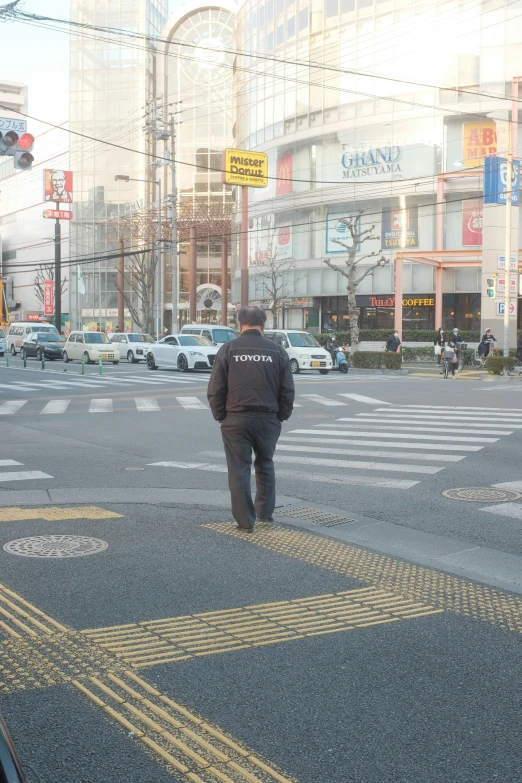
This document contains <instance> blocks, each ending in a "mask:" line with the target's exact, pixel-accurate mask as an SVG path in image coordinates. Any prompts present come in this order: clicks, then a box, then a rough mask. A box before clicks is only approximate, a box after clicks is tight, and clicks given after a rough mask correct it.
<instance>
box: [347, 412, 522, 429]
mask: <svg viewBox="0 0 522 783" xmlns="http://www.w3.org/2000/svg"><path fill="white" fill-rule="evenodd" d="M403 417H404V418H403ZM339 421H364V422H369V421H374V422H376V423H377V424H385V423H386V422H390V423H391V424H408V422H410V421H412V422H413V424H423V423H424V422H426V424H427V425H429V426H430V427H434V426H436V425H437V424H441V425H442V426H444V425H446V426H452V425H451V422H449V421H444V419H442V418H441V417H440V416H409V415H406V414H402V416H401V414H398V413H390V414H388V415H386V414H382V413H379V414H375V413H358V414H357V417H356V418H354V419H339ZM456 421H457V426H458V427H468V428H469V427H477V426H478V425H479V424H480V427H481V429H480V430H473V431H474V432H482V431H487V430H490V429H491V428H492V427H493V428H494V427H497V429H499V430H509V429H512V430H521V429H522V424H513V423H511V424H503V423H498V424H497V422H496V421H495V422H493V421H489V422H487V423H486V422H484V421H482V420H481V419H466V420H462V419H460V420H456ZM501 421H502V422H504V421H509V419H502V420H501ZM408 429H409V428H408ZM457 432H458V430H457ZM486 434H487V433H486Z"/></svg>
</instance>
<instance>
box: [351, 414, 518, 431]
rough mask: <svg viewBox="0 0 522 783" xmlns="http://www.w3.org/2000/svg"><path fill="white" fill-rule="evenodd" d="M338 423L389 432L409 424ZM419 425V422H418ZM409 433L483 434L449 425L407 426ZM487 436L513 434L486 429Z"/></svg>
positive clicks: (377, 420)
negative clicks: (376, 428)
mask: <svg viewBox="0 0 522 783" xmlns="http://www.w3.org/2000/svg"><path fill="white" fill-rule="evenodd" d="M340 421H351V422H354V423H353V424H351V425H350V426H348V425H346V426H347V427H348V428H349V429H352V428H354V427H381V428H387V429H389V430H403V429H404V427H405V426H407V425H409V422H408V421H407V420H406V421H402V422H399V421H398V422H393V423H392V422H390V423H388V422H386V421H381V420H379V419H376V420H375V421H368V419H365V420H364V421H363V420H361V419H355V418H353V419H348V418H347V419H340ZM419 423H420V422H419ZM408 431H409V432H456V433H469V434H470V435H480V434H481V433H483V432H484V429H480V430H473V429H470V428H469V427H468V428H463V427H462V426H459V427H452V426H451V425H448V427H410V426H408ZM486 434H487V435H512V434H513V432H512V431H511V430H500V429H498V430H490V429H488V430H487V431H486Z"/></svg>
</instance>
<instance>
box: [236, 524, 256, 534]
mask: <svg viewBox="0 0 522 783" xmlns="http://www.w3.org/2000/svg"><path fill="white" fill-rule="evenodd" d="M237 529H238V530H242V531H243V532H244V533H253V532H254V526H253V525H252V527H243V525H237Z"/></svg>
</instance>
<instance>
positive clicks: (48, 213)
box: [43, 209, 73, 220]
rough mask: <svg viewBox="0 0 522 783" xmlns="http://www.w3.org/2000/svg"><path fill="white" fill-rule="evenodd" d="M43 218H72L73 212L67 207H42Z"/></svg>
mask: <svg viewBox="0 0 522 783" xmlns="http://www.w3.org/2000/svg"><path fill="white" fill-rule="evenodd" d="M43 216H44V218H56V219H57V220H72V216H73V213H72V212H69V210H68V209H44V211H43Z"/></svg>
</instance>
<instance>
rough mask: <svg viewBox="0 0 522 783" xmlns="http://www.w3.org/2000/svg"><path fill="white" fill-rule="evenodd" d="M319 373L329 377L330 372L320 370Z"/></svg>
mask: <svg viewBox="0 0 522 783" xmlns="http://www.w3.org/2000/svg"><path fill="white" fill-rule="evenodd" d="M319 372H320V373H321V375H328V373H329V372H330V370H319Z"/></svg>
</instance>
